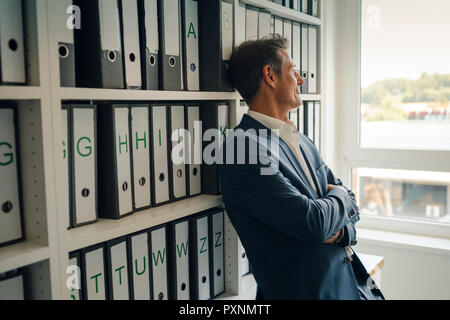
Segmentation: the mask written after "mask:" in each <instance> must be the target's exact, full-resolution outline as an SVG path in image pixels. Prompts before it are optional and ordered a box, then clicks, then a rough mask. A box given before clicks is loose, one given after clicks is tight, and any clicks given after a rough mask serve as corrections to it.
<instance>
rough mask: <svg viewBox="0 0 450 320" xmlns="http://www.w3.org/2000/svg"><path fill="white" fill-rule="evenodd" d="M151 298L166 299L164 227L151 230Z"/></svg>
mask: <svg viewBox="0 0 450 320" xmlns="http://www.w3.org/2000/svg"><path fill="white" fill-rule="evenodd" d="M151 244H152V248H151V255H152V256H151V259H152V271H153V274H152V278H153V279H152V286H153V300H167V299H168V296H167V294H168V284H167V259H166V258H167V257H166V255H167V253H166V227H165V226H164V227H161V228H159V229H154V230H152V231H151Z"/></svg>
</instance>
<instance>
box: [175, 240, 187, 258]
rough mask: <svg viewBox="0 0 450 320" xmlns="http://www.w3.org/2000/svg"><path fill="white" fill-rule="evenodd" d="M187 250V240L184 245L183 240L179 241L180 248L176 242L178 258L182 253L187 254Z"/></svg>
mask: <svg viewBox="0 0 450 320" xmlns="http://www.w3.org/2000/svg"><path fill="white" fill-rule="evenodd" d="M187 251H188V241H186V246H185V245H184V242H182V243H181V249H180V247H179V246H178V244H177V253H178V257H179V258H181V256H182V255H183V253H184V255H187Z"/></svg>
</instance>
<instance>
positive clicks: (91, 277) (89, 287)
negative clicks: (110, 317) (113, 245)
mask: <svg viewBox="0 0 450 320" xmlns="http://www.w3.org/2000/svg"><path fill="white" fill-rule="evenodd" d="M82 255H83V257H82V259H83V263H82V265H83V271H82V275H83V282H84V283H83V284H84V286H83V287H84V290H85V293H84V294H85V296H84V299H85V300H106V275H105V261H104V248H103V245H99V246H96V247H93V248H88V249H86V250H85V251H83V252H82Z"/></svg>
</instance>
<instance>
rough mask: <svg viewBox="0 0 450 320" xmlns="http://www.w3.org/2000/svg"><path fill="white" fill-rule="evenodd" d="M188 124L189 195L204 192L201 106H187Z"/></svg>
mask: <svg viewBox="0 0 450 320" xmlns="http://www.w3.org/2000/svg"><path fill="white" fill-rule="evenodd" d="M186 109H187V126H188V131H189V143H188V152H189V158H188V159H189V164H188V168H189V195H190V196H193V195H196V194H200V193H201V192H202V177H201V165H200V164H201V159H202V141H201V139H200V138H201V127H200V123H199V121H200V107H199V106H187V107H186ZM196 122H197V123H196Z"/></svg>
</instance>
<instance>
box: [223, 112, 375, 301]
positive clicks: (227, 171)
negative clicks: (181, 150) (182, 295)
mask: <svg viewBox="0 0 450 320" xmlns="http://www.w3.org/2000/svg"><path fill="white" fill-rule="evenodd" d="M239 129H242V130H239ZM252 129H253V130H252ZM259 129H266V130H269V129H268V128H267V127H265V126H264V125H262V124H261V123H260V122H258V121H256V120H255V119H253V118H252V117H250V116H248V115H244V117H243V119H242V121H241V123H240V124H239V126H238V127H236V128H235V130H234V132H233V133H230V135H229V136H228V137H227V138H226V140H225V143H224V144H223V146H222V149H221V151H222V154H223V156H224V158H223V162H224V164H222V165H219V175H220V186H221V190H222V193H223V201H224V204H225V208H226V211H227V214H228V216H229V218H230V221H231V223H232V224H233V226H234V228H235V229H236V231H237V233H238V236H239V238H240V240H241V242H242V244H243V246H244V248H245V251H246V254H247V256H248V259H249V261H250V263H251V266H252V271H253V275H254V277H255V280H256V282H257V285H258V293H257V298H258V299H360V291H361V289H359V288H360V287H361V286H364V285H365V283H366V280H367V278H369V274H368V273H367V271H366V270H365V268H364V266H363V265H362V264H361V262H360V260H359V259H358V257H357V256H356V254H354V255H353V257H354V260H353V262H350V260H349V259H348V256H347V252H346V250H345V246H348V245H353V244H355V243H356V231H355V226H354V225H355V223H356V222H357V221H358V220H359V211H358V207H357V205H356V202H355V195H354V194H353V193H352V192H351V191H350V190H348V189H346V188H345V187H344V188H345V189H344V190H346V191H344V190H342V189H338V188H335V189H332V190H331V191H330V192H327V189H328V184H334V185H340V186H342V182H341V181H340V180H339V179H337V178H336V177H335V176H334V174H333V173H332V172H331V170H330V169H329V168H328V167H327V166H326V165H325V163H324V162H323V161H322V158H321V157H320V155H319V152H318V150H317V148H316V147H315V145H314V143H313V142H312V141H311V140H310V139H309V138H307V137H306V136H304V135H301V139H300V148H301V152H302V154H303V156H304V158H305V160H306V163H307V165H308V167H309V169H310V172H311V175H312V178H313V180H314V182H315V183H316V186H317V192H318V194H316V193H315V192H314V191H313V189H312V186H311V184H310V183H309V181H308V179H307V177H306V175H305V173H304V172H303V170H302V169H301V167H300V164H299V162H298V160H297V158H296V157H295V155H294V153H293V151H292V150H291V149H290V148H289V146H288V145H287V144H286V143H285V142H284V141H283V140H282V139H280V138H279V139H278V141H276V139H274V137H275V136H274V135H271V134H270V133H269V135H268V137H265V136H261V135H260V134H259V131H258V130H259ZM239 141H241V142H242V141H245V143H241V144H239ZM272 144H273V146H279V152H278V153H277V152H273V153H271V152H270V150H271V149H270V147H271V145H272ZM243 145H244V147H243V148H242V146H243ZM255 145H256V146H257V148H256V150H255V148H254V146H255ZM239 148H241V150H240V151H241V152H242V149H243V150H245V157H244V158H245V164H239V162H238V160H239V157H241V158H240V160H241V162H240V163H242V154H239V153H238V151H239V150H238V149H239ZM231 150H234V152H231ZM230 155H231V156H230ZM256 155H257V156H258V157H257V159H258V161H256V163H255V161H253V162H252V161H251V159H252V157H253V156H256ZM227 158H228V159H227ZM230 159H233V161H231V162H234V163H230ZM227 160H228V162H227ZM268 168H270V169H271V170H273V173H274V174H270V175H262V174H261V169H268ZM340 229H344V232H345V233H344V234H345V237H344V238H343V239H342V240H341V242H339V243H338V244H325V243H323V242H324V241H326V240H327V239H329V238H331V237H332V236H334V235H335V234H336V233H337V232H338V231H339V230H340ZM363 291H364V290H363ZM366 291H367V290H366ZM369 295H370V290H369ZM369 298H370V297H369Z"/></svg>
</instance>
